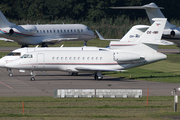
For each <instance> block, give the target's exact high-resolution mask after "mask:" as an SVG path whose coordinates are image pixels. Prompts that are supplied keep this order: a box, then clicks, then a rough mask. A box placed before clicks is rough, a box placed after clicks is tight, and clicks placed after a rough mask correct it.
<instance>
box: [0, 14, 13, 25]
mask: <svg viewBox="0 0 180 120" xmlns="http://www.w3.org/2000/svg"><path fill="white" fill-rule="evenodd" d="M15 25H16V24H15V23H11V22H9V21H8V20H7V19H6V17H5V16H4V15H3V13H2V12H1V11H0V28H5V27H11V26H15Z"/></svg>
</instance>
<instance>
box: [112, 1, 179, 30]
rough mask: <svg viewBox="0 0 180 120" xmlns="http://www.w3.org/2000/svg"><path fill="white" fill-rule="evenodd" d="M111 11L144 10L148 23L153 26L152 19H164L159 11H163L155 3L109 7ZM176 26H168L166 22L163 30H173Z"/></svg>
mask: <svg viewBox="0 0 180 120" xmlns="http://www.w3.org/2000/svg"><path fill="white" fill-rule="evenodd" d="M110 8H111V9H145V11H146V13H147V15H148V18H149V21H150V22H151V24H153V21H152V19H153V18H165V17H164V15H163V13H162V12H161V10H160V9H163V8H162V7H158V6H157V5H156V4H155V3H150V4H147V5H143V6H129V7H110ZM174 27H176V25H173V24H170V23H169V22H168V21H167V23H166V26H165V29H168V28H174Z"/></svg>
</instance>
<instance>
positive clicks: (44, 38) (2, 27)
mask: <svg viewBox="0 0 180 120" xmlns="http://www.w3.org/2000/svg"><path fill="white" fill-rule="evenodd" d="M0 37H3V38H6V39H11V40H14V41H16V42H18V44H20V45H22V46H21V47H27V46H28V45H42V47H47V46H48V45H49V44H51V45H53V44H56V43H59V42H62V41H80V40H81V41H84V46H86V42H87V41H88V40H92V39H94V38H95V37H96V35H95V33H94V32H93V31H92V30H90V29H89V28H88V27H87V26H85V25H82V24H46V25H38V24H37V25H16V24H14V23H11V22H9V21H8V20H7V19H6V17H5V16H4V15H3V13H2V12H1V11H0ZM11 40H10V41H11Z"/></svg>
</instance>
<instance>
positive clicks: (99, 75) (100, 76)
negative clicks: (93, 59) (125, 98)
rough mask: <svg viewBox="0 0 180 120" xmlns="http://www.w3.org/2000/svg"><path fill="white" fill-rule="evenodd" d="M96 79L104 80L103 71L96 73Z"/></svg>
mask: <svg viewBox="0 0 180 120" xmlns="http://www.w3.org/2000/svg"><path fill="white" fill-rule="evenodd" d="M94 79H95V80H102V79H103V77H102V74H101V71H98V72H96V73H94Z"/></svg>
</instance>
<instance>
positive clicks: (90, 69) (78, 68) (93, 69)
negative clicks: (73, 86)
mask: <svg viewBox="0 0 180 120" xmlns="http://www.w3.org/2000/svg"><path fill="white" fill-rule="evenodd" d="M75 69H76V70H81V71H111V72H115V71H117V72H123V71H126V70H114V69H97V68H91V67H76V68H75Z"/></svg>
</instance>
